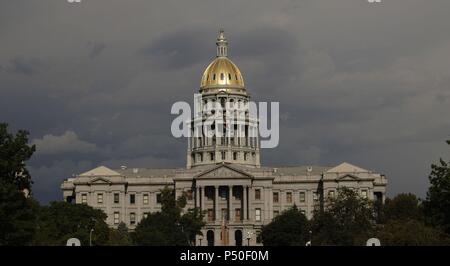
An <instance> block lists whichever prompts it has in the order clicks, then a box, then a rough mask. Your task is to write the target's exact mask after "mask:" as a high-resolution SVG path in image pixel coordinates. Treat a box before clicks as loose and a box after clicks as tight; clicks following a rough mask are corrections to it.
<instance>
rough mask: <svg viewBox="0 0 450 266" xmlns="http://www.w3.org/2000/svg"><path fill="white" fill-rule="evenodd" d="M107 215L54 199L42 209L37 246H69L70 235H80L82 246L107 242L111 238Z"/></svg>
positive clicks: (84, 206) (36, 240) (96, 210)
mask: <svg viewBox="0 0 450 266" xmlns="http://www.w3.org/2000/svg"><path fill="white" fill-rule="evenodd" d="M105 219H106V214H105V213H104V212H103V211H101V210H98V209H94V208H92V207H90V206H87V205H85V204H70V203H67V202H63V201H61V202H51V203H50V205H49V206H44V207H42V208H41V210H40V212H39V219H38V233H37V234H36V238H35V242H34V244H35V245H45V246H47V245H49V246H54V245H57V246H59V245H65V244H66V242H67V240H68V239H69V238H73V237H75V238H78V239H80V241H81V245H83V246H88V245H89V235H90V232H91V229H94V231H93V232H92V245H104V244H106V243H107V241H108V237H109V228H108V225H107V224H106V223H105Z"/></svg>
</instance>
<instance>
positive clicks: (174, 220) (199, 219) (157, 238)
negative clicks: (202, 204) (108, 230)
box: [133, 187, 205, 246]
mask: <svg viewBox="0 0 450 266" xmlns="http://www.w3.org/2000/svg"><path fill="white" fill-rule="evenodd" d="M161 204H162V207H161V212H156V213H151V214H149V215H148V216H147V218H145V219H143V220H141V222H140V223H139V224H138V225H137V226H136V230H135V232H134V235H133V236H134V242H135V243H136V244H137V245H144V246H187V245H192V244H193V242H194V241H195V236H196V235H198V234H201V231H200V229H201V228H202V227H203V226H204V225H205V223H204V222H203V215H202V214H201V212H200V211H199V210H198V209H189V210H187V212H186V213H184V214H182V211H183V208H184V207H185V206H186V197H185V195H182V196H181V197H179V198H178V199H176V197H175V191H174V190H173V189H170V188H168V187H165V188H164V189H162V190H161Z"/></svg>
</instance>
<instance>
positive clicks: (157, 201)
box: [156, 193, 161, 204]
mask: <svg viewBox="0 0 450 266" xmlns="http://www.w3.org/2000/svg"><path fill="white" fill-rule="evenodd" d="M156 203H159V204H161V193H157V194H156Z"/></svg>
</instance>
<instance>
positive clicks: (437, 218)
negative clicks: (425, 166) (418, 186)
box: [424, 141, 450, 234]
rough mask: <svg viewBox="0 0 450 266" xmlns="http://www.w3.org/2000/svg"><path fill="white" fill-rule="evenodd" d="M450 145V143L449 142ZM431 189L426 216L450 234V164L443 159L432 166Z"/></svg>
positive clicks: (426, 205)
mask: <svg viewBox="0 0 450 266" xmlns="http://www.w3.org/2000/svg"><path fill="white" fill-rule="evenodd" d="M447 144H449V145H450V141H447ZM428 179H429V181H430V187H429V188H428V193H427V199H426V201H425V202H424V207H425V214H426V216H427V217H428V219H429V221H430V222H431V223H432V224H434V225H435V226H439V227H441V228H442V229H443V230H444V231H445V232H446V233H447V234H450V162H446V161H444V160H443V159H442V158H441V159H440V160H439V163H437V164H433V165H431V173H430V176H429V178H428Z"/></svg>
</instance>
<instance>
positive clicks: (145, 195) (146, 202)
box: [142, 194, 148, 205]
mask: <svg viewBox="0 0 450 266" xmlns="http://www.w3.org/2000/svg"><path fill="white" fill-rule="evenodd" d="M142 203H143V204H144V205H148V194H144V195H143V196H142Z"/></svg>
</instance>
